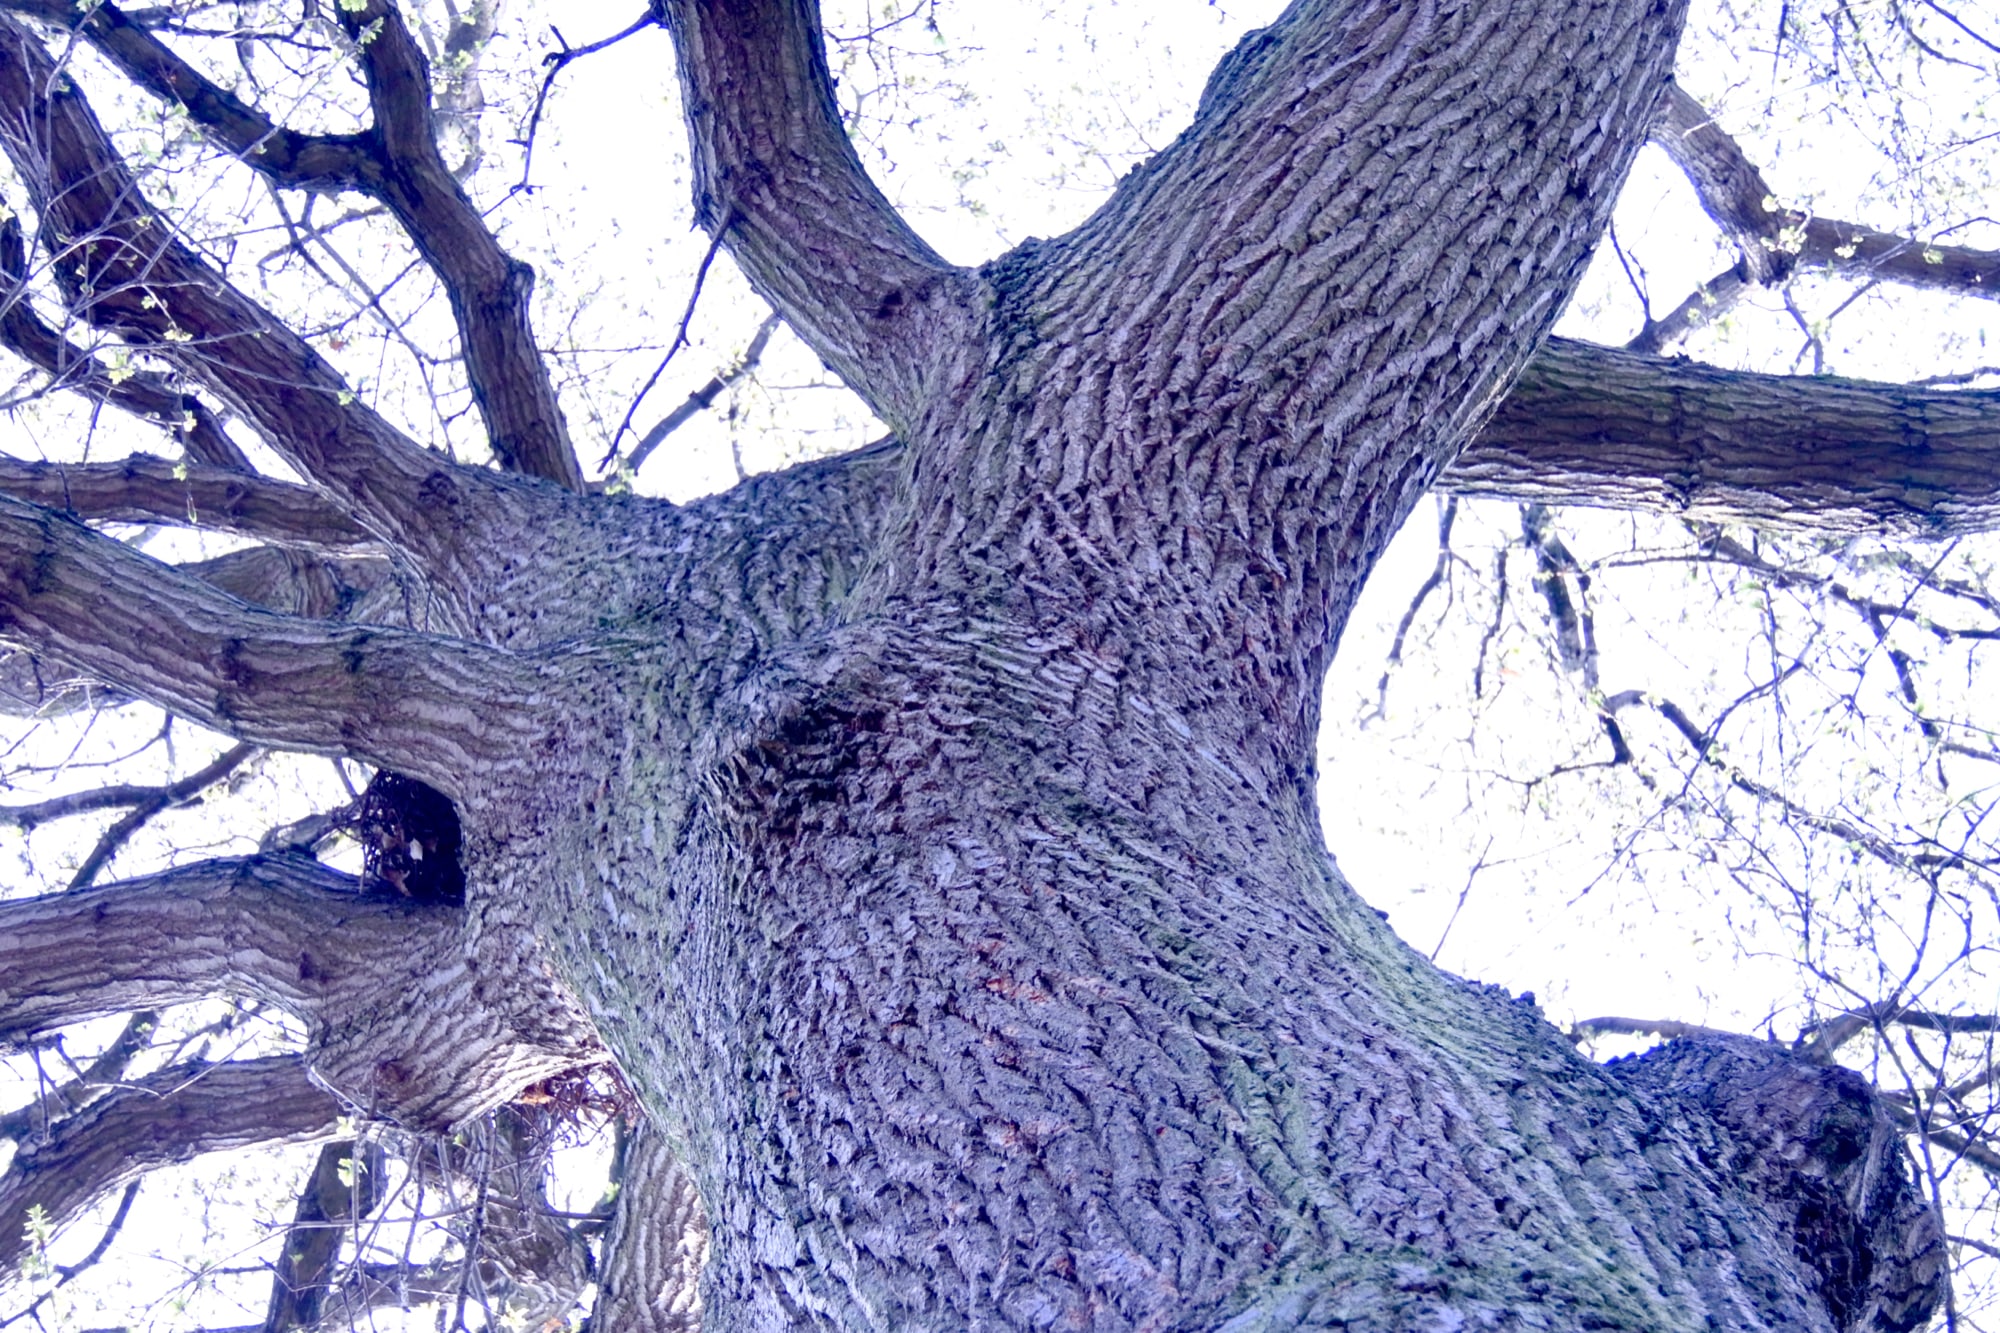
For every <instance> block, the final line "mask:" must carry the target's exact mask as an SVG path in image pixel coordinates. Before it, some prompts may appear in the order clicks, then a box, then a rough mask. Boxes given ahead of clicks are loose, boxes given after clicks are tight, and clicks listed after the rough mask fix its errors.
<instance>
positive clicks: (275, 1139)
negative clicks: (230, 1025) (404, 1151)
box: [0, 1056, 342, 1285]
mask: <svg viewBox="0 0 2000 1333" xmlns="http://www.w3.org/2000/svg"><path fill="white" fill-rule="evenodd" d="M341 1112H342V1107H341V1104H340V1101H339V1099H337V1098H335V1097H334V1096H332V1095H331V1094H329V1093H328V1092H327V1091H326V1090H325V1089H324V1088H322V1087H320V1086H318V1085H317V1084H315V1083H313V1082H312V1081H311V1080H310V1079H308V1078H307V1077H306V1067H305V1062H304V1061H303V1060H300V1059H298V1058H297V1057H296V1056H274V1057H271V1058H269V1059H264V1060H241V1061H227V1062H224V1063H222V1064H213V1065H202V1064H195V1065H173V1066H170V1067H168V1068H166V1069H163V1070H161V1071H160V1072H159V1073H157V1074H154V1075H152V1076H150V1077H148V1078H146V1079H144V1080H142V1081H141V1082H139V1083H137V1084H135V1085H133V1086H131V1087H128V1088H122V1089H120V1090H119V1091H117V1092H115V1093H113V1094H111V1095H110V1096H108V1097H104V1098H101V1099H99V1100H98V1101H96V1102H94V1103H92V1104H91V1105H90V1106H88V1107H86V1108H85V1109H84V1110H82V1111H79V1112H78V1113H76V1114H75V1115H73V1116H71V1117H69V1118H68V1119H65V1120H62V1121H59V1122H58V1123H57V1125H56V1127H55V1129H54V1131H53V1132H52V1133H51V1134H50V1135H49V1136H48V1137H47V1138H44V1139H30V1140H29V1141H27V1142H25V1143H23V1144H22V1145H21V1146H20V1148H19V1150H18V1151H17V1152H16V1154H15V1156H14V1160H13V1161H12V1162H11V1163H10V1164H9V1165H8V1167H7V1170H6V1172H5V1173H4V1174H0V1285H3V1284H6V1283H8V1282H10V1281H11V1280H13V1279H14V1278H15V1277H17V1276H18V1270H19V1268H20V1265H21V1261H22V1259H23V1258H24V1257H25V1254H26V1250H27V1246H28V1243H29V1236H30V1228H29V1225H28V1214H29V1211H30V1210H31V1209H37V1208H38V1209H40V1210H41V1213H42V1215H43V1216H45V1217H46V1218H47V1219H48V1222H49V1225H50V1227H51V1229H60V1228H61V1227H62V1226H63V1225H64V1224H65V1223H67V1222H68V1221H70V1220H71V1219H72V1218H74V1217H75V1216H76V1215H77V1214H78V1213H80V1212H82V1211H83V1210H84V1209H85V1208H87V1207H89V1206H90V1205H91V1204H92V1203H94V1202H95V1201H96V1200H97V1199H99V1198H101V1197H103V1196H104V1195H105V1194H108V1193H109V1192H110V1191H112V1190H114V1189H117V1188H118V1187H119V1186H121V1185H124V1184H126V1183H127V1182H129V1181H133V1180H137V1179H139V1178H140V1177H141V1176H143V1175H145V1174H146V1173H147V1172H148V1171H152V1170H156V1169H157V1168H159V1167H162V1166H172V1165H176V1164H179V1163H182V1162H190V1161H193V1160H194V1159H195V1158H196V1157H199V1156H201V1155H203V1154H205V1153H214V1152H228V1151H231V1150H238V1149H244V1148H253V1147H258V1146H261V1145H264V1144H275V1143H310V1142H312V1141H314V1140H315V1139H326V1138H331V1137H333V1136H334V1134H335V1133H336V1132H337V1131H338V1126H339V1123H340V1116H341Z"/></svg>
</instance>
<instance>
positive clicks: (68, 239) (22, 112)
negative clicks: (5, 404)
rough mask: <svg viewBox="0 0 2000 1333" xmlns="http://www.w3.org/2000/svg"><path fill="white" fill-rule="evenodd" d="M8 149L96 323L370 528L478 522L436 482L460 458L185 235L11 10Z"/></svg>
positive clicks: (4, 126)
mask: <svg viewBox="0 0 2000 1333" xmlns="http://www.w3.org/2000/svg"><path fill="white" fill-rule="evenodd" d="M0 148H4V150H5V151H6V154H7V156H8V157H9V159H11V160H12V162H13V164H14V167H15V169H16V171H18V172H19V173H20V176H21V178H22V180H23V181H24V182H26V183H27V184H28V187H29V191H30V194H31V196H32V197H33V199H34V202H35V206H36V209H37V211H38V212H39V213H40V215H41V220H42V240H43V242H44V244H46V245H48V246H49V247H50V248H51V250H52V252H53V254H54V256H55V261H56V262H55V275H56V278H57V281H58V282H59V283H60V284H61V285H62V286H63V288H64V291H65V295H66V296H67V297H68V299H69V300H70V301H71V302H72V303H73V304H74V305H75V306H76V307H77V308H78V309H79V311H80V312H81V313H83V314H84V315H85V316H86V317H87V318H88V319H89V320H90V322H91V323H93V324H95V325H97V326H99V327H101V328H105V329H108V330H110V331H113V332H115V333H117V334H119V335H120V336H121V337H124V338H125V339H126V340H127V341H130V342H133V343H135V344H137V345H139V346H142V347H144V348H145V349H146V350H147V351H148V352H150V353H152V354H154V355H157V356H159V357H161V358H163V359H165V360H167V361H170V362H172V363H173V364H175V365H176V366H178V367H179V368H180V369H181V370H182V371H183V373H185V374H187V375H190V376H192V377H194V378H196V379H198V380H199V381H201V382H203V383H205V384H207V385H208V386H209V387H210V388H211V389H212V390H214V391H215V393H217V394H218V395H219V396H221V397H222V398H224V399H225V400H227V401H228V402H230V403H231V404H232V405H233V406H235V407H236V409H237V410H238V411H240V412H241V413H242V414H243V415H244V417H245V418H246V419H247V420H248V421H249V422H250V423H251V425H252V426H253V427H255V428H256V430H257V431H258V432H259V433H260V434H261V435H262V436H263V437H264V439H265V440H267V441H268V442H269V443H270V444H271V445H272V447H273V448H275V449H277V450H278V452H279V453H280V454H281V455H283V456H284V457H285V459H286V461H287V462H289V463H291V464H292V466H294V467H296V468H297V469H298V470H299V471H300V472H302V473H303V474H304V475H305V476H306V477H308V478H309V479H311V480H313V481H315V482H318V483H320V484H323V485H326V486H328V487H330V488H332V489H333V490H334V491H335V492H336V493H337V494H338V495H340V496H341V497H342V498H343V499H344V500H347V501H351V502H352V503H353V505H354V507H355V512H356V514H357V516H358V517H360V518H361V519H362V520H363V522H364V523H365V524H366V525H367V526H369V527H370V528H372V529H376V530H378V531H380V532H381V534H382V535H384V536H386V537H388V538H389V539H390V540H391V541H393V542H397V543H399V544H401V545H404V546H405V547H407V548H409V549H412V550H428V551H432V552H434V553H437V552H438V548H440V547H444V548H446V549H449V546H450V543H451V542H452V541H453V540H454V539H455V538H456V536H457V533H456V531H455V529H454V525H453V524H451V523H440V522H439V521H438V519H439V517H440V510H441V509H443V510H444V511H445V513H446V515H447V516H451V517H462V516H463V515H462V511H461V510H458V509H456V508H452V507H450V506H448V505H446V504H445V503H444V498H445V497H446V496H448V495H449V493H450V492H451V491H452V490H453V489H454V488H453V487H451V486H444V487H443V490H442V492H441V491H440V486H441V482H440V481H434V480H433V478H440V477H443V476H444V475H445V474H446V472H447V469H449V468H450V465H449V464H448V463H446V462H445V461H444V460H443V459H441V458H439V457H437V456H436V455H434V454H432V453H430V452H429V451H428V450H425V449H422V448H419V447H418V446H417V445H415V444H414V443H412V442H411V441H409V440H408V439H406V438H404V436H403V435H402V434H401V433H400V432H398V431H397V430H396V429H395V428H394V427H392V426H391V425H390V424H389V423H388V422H386V421H385V420H383V419H382V418H381V417H380V416H379V415H377V414H376V413H375V412H373V411H371V410H369V409H368V408H367V407H365V406H363V405H362V404H361V403H359V402H357V401H355V397H354V394H353V393H352V392H350V391H349V390H348V388H347V386H346V385H345V383H344V382H343V381H342V380H341V378H340V376H339V375H338V374H336V373H335V371H334V370H333V368H332V367H331V366H330V365H328V364H327V363H326V362H325V360H323V359H322V358H321V357H320V356H319V354H318V353H316V352H314V351H313V350H312V348H311V347H309V346H308V345H307V344H306V343H305V342H304V340H302V339H301V338H299V337H298V336H297V335H296V334H294V333H293V332H292V331H291V330H290V329H289V328H287V327H286V326H285V325H284V324H283V323H282V322H281V321H279V320H278V319H276V318H275V317H273V316H272V315H271V314H270V313H269V312H268V311H266V310H264V309H263V308H262V307H260V306H258V305H257V304H256V303H255V302H253V301H251V300H250V299H248V298H247V297H245V296H243V295H242V294H241V293H240V292H238V291H236V290H235V289H234V288H233V287H231V286H230V285H229V284H228V283H227V282H225V281H224V280H223V278H222V276H221V275H220V274H219V273H217V272H216V271H215V270H214V268H212V267H211V266H210V265H208V264H207V263H205V262H204V261H203V260H201V259H200V258H199V257H198V256H196V255H195V254H194V252H193V251H192V250H190V249H189V248H188V247H187V246H186V245H185V244H184V243H182V242H181V241H180V240H178V239H177V238H176V237H175V235H174V231H173V228H172V227H171V226H170V225H169V224H168V222H167V220H166V218H164V217H163V216H161V215H160V214H159V213H157V212H156V211H154V210H153V209H152V208H151V207H150V206H149V205H148V204H147V203H146V202H145V199H144V196H143V195H142V194H141V193H140V191H139V189H138V186H137V184H136V182H135V181H134V180H133V179H132V176H131V173H130V172H129V170H128V169H127V168H126V165H125V162H124V160H123V158H122V157H120V155H119V154H118V153H117V151H116V150H115V149H114V148H113V147H112V145H111V143H110V141H109V140H108V139H107V138H106V137H105V134H104V131H103V129H102V127H101V126H99V124H98V123H97V119H96V117H95V116H94V115H93V114H92V112H91V110H90V107H89V106H88V104H87V103H86V102H85V101H84V99H83V96H82V94H81V93H80V92H79V91H77V89H76V88H75V86H74V84H73V83H72V82H71V81H70V80H68V79H66V78H64V77H62V76H61V75H60V74H59V72H58V71H57V69H56V67H55V65H54V63H53V62H52V61H51V60H50V58H49V56H48V53H47V52H46V51H45V50H43V48H42V46H41V43H40V42H39V41H37V40H36V39H35V37H34V36H33V35H32V34H31V33H29V32H28V31H27V30H26V29H24V28H23V27H22V26H21V25H20V24H19V22H18V21H16V20H14V19H11V18H5V19H0ZM459 475H461V476H464V475H470V474H469V473H466V472H465V471H464V470H460V473H459ZM457 489H463V487H462V486H461V487H458V488H457Z"/></svg>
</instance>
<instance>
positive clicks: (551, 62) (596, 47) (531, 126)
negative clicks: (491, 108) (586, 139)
mask: <svg viewBox="0 0 2000 1333" xmlns="http://www.w3.org/2000/svg"><path fill="white" fill-rule="evenodd" d="M659 22H660V20H659V18H658V17H656V16H655V15H654V14H653V13H652V11H651V10H650V9H648V11H647V12H646V13H644V14H641V15H640V16H639V17H638V18H636V19H634V20H632V22H631V23H630V24H629V25H628V26H627V27H625V28H624V29H623V30H622V31H619V32H615V33H613V34H612V35H611V36H609V37H606V38H604V39H603V40H602V41H596V42H592V43H590V45H588V46H571V45H570V44H569V42H568V40H567V39H565V38H564V37H563V35H562V29H560V28H558V27H556V26H555V25H554V24H553V23H552V24H550V25H549V31H550V32H552V33H554V34H555V36H556V40H557V41H558V42H561V43H562V50H560V51H551V52H549V53H548V54H547V55H545V56H543V57H542V63H543V64H544V65H547V66H548V67H549V72H548V73H547V74H544V75H543V76H542V87H541V91H540V92H538V93H536V94H535V109H534V111H533V112H532V113H531V114H530V115H529V116H528V132H527V134H526V135H525V136H524V137H522V138H519V139H516V140H515V141H514V142H515V143H517V144H519V145H521V149H522V152H521V183H520V184H518V185H516V186H515V187H514V192H516V193H518V192H521V191H529V192H532V191H533V190H534V188H535V187H534V186H532V185H530V184H529V183H528V177H529V175H530V173H532V172H533V171H534V167H535V131H536V130H538V129H540V128H541V125H542V108H543V107H544V106H545V105H546V104H547V103H548V100H549V89H551V88H553V87H554V86H555V82H556V75H558V74H560V73H562V72H563V70H565V69H566V68H568V67H569V65H570V63H571V62H572V61H576V60H581V59H583V58H584V57H585V56H588V55H595V54H596V53H597V52H599V51H602V50H604V49H605V48H606V47H611V46H616V45H617V44H618V43H620V42H622V41H624V40H625V39H626V38H627V37H630V36H631V35H632V34H633V33H635V32H638V31H640V30H641V29H642V28H650V27H653V26H655V25H656V24H658V23H659Z"/></svg>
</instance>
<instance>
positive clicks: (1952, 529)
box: [1440, 339, 2000, 539]
mask: <svg viewBox="0 0 2000 1333" xmlns="http://www.w3.org/2000/svg"><path fill="white" fill-rule="evenodd" d="M1440 485H1442V486H1444V487H1445V488H1447V489H1449V490H1451V491H1453V492H1455V493H1457V494H1461V495H1495V496H1505V497H1506V498H1508V499H1513V500H1529V501H1539V502H1542V503H1554V504H1576V503H1586V504H1592V505H1602V506H1606V507H1610V508H1614V509H1655V510H1664V511H1666V512H1669V513H1680V514H1685V515H1687V516H1688V517H1690V518H1700V519H1709V520H1733V521H1738V522H1750V523H1756V524H1758V525H1760V526H1765V527H1781V528H1782V527H1795V528H1811V529H1814V530H1817V531H1823V532H1853V533H1877V534H1894V535H1898V536H1908V537H1916V538H1931V539H1935V538H1940V537H1951V536H1957V535H1959V534H1961V533H1966V532H1979V531H1988V530H1991V529H1992V528H1993V527H1994V526H1995V525H1996V524H2000V503H1996V501H2000V393H1995V392H1992V391H1990V390H1982V391H1965V392H1959V393H1941V392H1937V391H1926V390H1923V389H1910V388H1902V387H1898V386H1894V385H1885V384H1863V383H1859V382H1856V381H1853V380H1841V379H1834V378H1831V377H1814V378H1811V379H1804V378H1787V377H1785V376H1780V375H1746V374H1742V373H1740V372H1731V371H1724V370H1717V369H1716V368H1715V367H1713V366H1704V365H1702V364H1700V363H1699V362H1695V361H1687V360H1671V361H1663V360H1661V359H1659V358H1658V357H1651V356H1643V355H1639V354H1636V353H1631V352H1620V351H1614V350H1612V349H1611V348H1606V347H1591V346H1589V345H1587V344H1583V343H1574V342H1568V341H1565V340H1563V339H1554V340H1552V341H1551V342H1550V343H1549V344H1548V345H1547V346H1546V347H1544V348H1543V349H1542V351H1541V353H1540V355H1538V356H1536V357H1535V359H1534V360H1533V361H1532V362H1530V363H1529V366H1528V368H1527V370H1526V371H1525V372H1523V374H1522V376H1521V378H1520V380H1519V381H1518V382H1516V384H1515V385H1514V388H1513V391H1512V392H1511V393H1509V394H1508V395H1507V399H1506V401H1505V402H1504V403H1503V404H1502V405H1501V408H1500V410H1499V412H1498V413H1497V414H1495V416H1494V418H1493V420H1492V421H1490V422H1489V423H1487V425H1486V428H1485V429H1484V430H1482V431H1481V432H1480V433H1479V437H1478V438H1477V439H1476V440H1474V441H1473V443H1472V444H1471V445H1470V446H1468V447H1467V449H1466V451H1465V452H1464V453H1463V454H1460V455H1459V457H1458V459H1457V461H1456V462H1455V463H1453V464H1452V466H1451V467H1450V468H1449V469H1447V470H1446V472H1445V475H1444V477H1443V479H1442V481H1441V482H1440Z"/></svg>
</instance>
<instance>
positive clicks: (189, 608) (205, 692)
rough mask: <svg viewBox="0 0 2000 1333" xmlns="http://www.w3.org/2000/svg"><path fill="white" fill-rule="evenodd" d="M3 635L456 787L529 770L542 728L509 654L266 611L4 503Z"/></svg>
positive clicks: (236, 724) (273, 732)
mask: <svg viewBox="0 0 2000 1333" xmlns="http://www.w3.org/2000/svg"><path fill="white" fill-rule="evenodd" d="M0 637H4V638H7V639H10V640H12V641H13V642H15V643H16V644H19V645H21V646H23V647H27V648H31V649H33V650H34V651H35V652H36V653H38V654H43V655H46V656H48V657H51V658H54V659H56V660H58V661H62V662H65V663H67V664H69V665H71V666H73V667H76V668H78V669H80V670H83V671H86V672H89V673H91V674H92V675H93V676H95V677H97V678H99V679H101V680H104V681H106V682H108V683H110V684H111V685H113V686H115V687H116V688H119V689H121V690H127V691H130V692H131V693H132V694H134V695H137V696H138V697H140V698H142V699H146V700H149V701H151V702H153V703H156V704H158V705H160V706H161V707H163V708H166V709H168V710H169V711H171V712H173V713H176V714H178V715H180V716H182V717H186V718H189V719H191V720H193V721H196V722H199V723H201V724H202V725H204V726H208V727H212V728H214V729H216V730H218V731H222V732H225V733H227V734H230V735H234V736H237V737H238V738H239V739H243V740H248V741H254V742H256V743H258V744H263V745H276V746H281V747H285V748H289V749H298V750H308V751H314V752H317V753H324V754H342V755H349V756H352V757H355V758H360V759H365V760H367V761H368V762H369V763H373V764H376V765H378V766H382V767H387V768H392V769H395V770H397V771H399V772H405V773H409V774H412V775H414V776H417V777H421V778H422V779H424V780H425V781H426V782H429V783H430V784H431V785H432V786H435V787H438V788H441V789H443V790H445V791H448V792H456V791H462V790H463V789H464V787H465V784H466V782H467V781H468V780H470V779H471V777H472V776H473V775H475V774H479V773H483V772H485V771H487V770H488V769H490V768H491V767H493V766H494V765H496V764H504V765H509V766H511V764H513V763H514V762H516V761H518V760H519V758H520V757H521V752H522V751H523V749H524V748H525V747H527V746H528V745H530V744H531V743H532V737H531V735H530V733H531V732H532V731H533V729H534V728H535V727H536V726H537V725H539V724H537V723H536V722H535V720H534V718H533V709H532V706H531V699H530V696H531V695H532V694H533V690H534V686H533V675H532V672H531V671H529V670H528V669H527V668H525V667H524V665H523V664H522V663H521V662H520V661H519V660H518V659H516V658H515V657H513V656H512V655H511V654H508V653H505V652H501V651H498V650H495V649H490V648H485V647H481V646H479V645H476V644H472V643H467V642H465V641H462V640H457V639H447V638H442V637H436V636H430V635H423V634H415V633H411V632H408V631H403V630H394V629H377V628H364V627H359V626H353V625H342V624H336V623H331V622H328V621H323V620H305V619H298V618H294V617H289V616H280V615H274V614H272V613H270V612H266V611H260V610H257V609H255V608H253V607H250V606H248V605H246V604H245V603H243V602H240V601H238V600H237V599H235V598H233V597H230V596H229V595H228V594H226V593H223V592H221V591H219V590H218V589H217V588H215V587H214V586H213V585H212V584H209V583H206V582H203V581H202V580H200V579H198V578H195V577H193V576H191V575H189V574H187V573H185V572H183V571H180V570H176V569H174V568H172V567H170V566H167V565H163V564H161V563H160V562H158V561H156V560H153V559H151V558H149V557H147V556H144V555H141V554H140V553H138V552H137V551H134V550H132V549H131V548H130V547H127V546H125V545H123V544H122V543H120V542H116V541H112V540H111V539H110V538H108V537H103V536H100V535H98V534H97V533H94V532H92V531H91V530H90V529H88V528H86V527H84V526H83V525H82V524H80V523H77V522H76V521H75V520H73V519H70V518H67V517H64V516H62V515H60V514H56V513H54V512H53V511H51V510H47V509H43V508H41V507H39V506H36V505H31V504H26V503H23V502H22V501H19V500H13V499H7V498H0ZM471 699H476V700H480V701H481V703H480V705H479V706H478V707H477V708H474V707H473V706H471V705H469V704H467V703H465V702H463V701H464V700H471Z"/></svg>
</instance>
